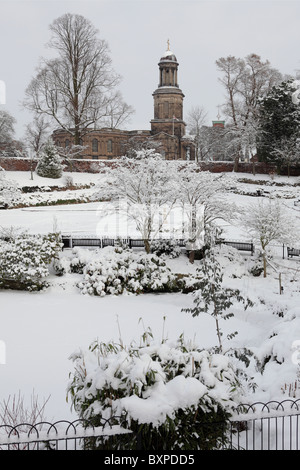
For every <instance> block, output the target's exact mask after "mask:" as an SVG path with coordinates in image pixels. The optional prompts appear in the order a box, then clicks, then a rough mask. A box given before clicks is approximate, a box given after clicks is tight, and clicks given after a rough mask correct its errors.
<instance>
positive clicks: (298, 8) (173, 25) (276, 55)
mask: <svg viewBox="0 0 300 470" xmlns="http://www.w3.org/2000/svg"><path fill="white" fill-rule="evenodd" d="M64 13H74V14H75V13H76V14H80V15H83V16H85V17H86V18H88V19H89V20H90V21H91V22H92V23H93V24H94V26H95V27H96V28H97V29H98V30H99V37H100V38H103V39H106V40H107V42H108V44H109V46H110V50H111V58H112V60H113V64H114V68H115V70H116V72H118V73H120V74H121V75H122V77H123V81H122V84H121V87H120V89H121V92H122V94H123V97H124V99H125V101H126V102H127V103H128V104H130V105H131V106H133V107H134V109H135V115H134V116H133V118H132V120H131V122H130V123H129V124H128V125H127V128H128V129H150V120H151V119H152V118H153V97H152V93H153V91H154V90H155V89H156V88H157V85H158V65H157V64H158V61H159V59H160V57H161V56H162V55H163V53H164V52H165V50H166V49H167V40H168V39H169V40H170V49H171V50H172V51H173V52H174V54H175V55H176V57H177V60H178V62H179V76H178V81H179V86H180V88H181V89H182V91H183V93H184V94H185V99H184V116H185V117H186V114H187V112H188V111H189V110H190V109H191V107H192V106H196V105H199V106H203V107H204V108H205V109H206V111H207V112H208V120H207V123H208V124H210V123H211V121H212V120H213V119H216V116H217V114H218V105H221V104H222V103H223V102H224V91H223V89H222V86H221V84H220V83H219V82H218V72H217V69H216V65H215V61H216V60H217V59H219V58H220V57H227V56H228V55H233V56H236V57H245V56H246V55H248V54H250V53H255V54H258V55H260V56H261V58H262V59H263V60H266V59H268V60H269V61H270V63H271V65H272V66H273V67H275V68H277V69H278V70H279V71H280V72H282V73H283V74H290V75H295V74H296V71H297V70H298V69H300V27H299V26H300V0H293V1H289V0H280V1H273V0H259V1H256V0H215V1H214V0H208V1H204V0H203V1H202V0H159V1H158V0H77V1H73V0H59V1H56V0H0V39H1V42H0V45H1V61H0V64H1V66H0V80H3V81H4V82H5V84H6V104H5V105H0V109H7V110H8V111H9V112H10V113H11V114H12V115H13V116H14V117H15V119H16V120H17V125H16V137H17V138H18V139H20V138H22V136H23V134H24V125H25V124H27V123H28V122H30V121H31V120H32V115H31V114H29V113H28V112H25V111H24V110H22V108H21V105H20V103H21V101H22V100H23V99H24V92H25V89H26V87H27V85H28V84H29V82H30V80H31V78H32V77H33V76H34V74H35V67H36V66H37V65H38V62H39V58H40V57H45V56H46V55H47V54H48V53H49V52H48V51H47V48H46V47H45V44H46V43H47V42H48V41H49V39H50V32H49V24H51V23H52V21H53V20H54V19H56V18H58V17H59V16H61V15H63V14H64Z"/></svg>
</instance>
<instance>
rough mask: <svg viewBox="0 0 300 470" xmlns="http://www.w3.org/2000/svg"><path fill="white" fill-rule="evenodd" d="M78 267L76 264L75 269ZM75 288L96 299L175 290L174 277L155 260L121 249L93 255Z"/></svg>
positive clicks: (163, 264)
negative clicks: (97, 296) (106, 296)
mask: <svg viewBox="0 0 300 470" xmlns="http://www.w3.org/2000/svg"><path fill="white" fill-rule="evenodd" d="M71 265H73V266H74V262H72V261H71ZM80 265H81V263H80V261H79V260H78V264H77V266H80ZM77 285H78V287H79V289H80V290H81V292H82V293H83V294H92V295H99V296H104V295H107V294H113V295H119V294H122V293H125V292H129V293H135V294H140V293H142V292H143V293H145V292H170V291H174V290H178V289H179V287H178V283H177V278H176V276H175V275H174V274H172V272H171V270H170V269H169V268H168V267H167V266H166V263H165V262H164V261H162V260H161V259H160V258H159V257H158V256H155V255H150V254H146V253H135V252H133V251H132V250H130V249H123V248H121V247H115V248H113V247H106V248H103V249H102V250H99V251H98V254H96V253H95V254H94V256H93V258H92V259H91V260H90V261H89V262H88V264H87V265H86V266H85V267H84V268H83V280H82V281H80V282H79V283H78V284H77Z"/></svg>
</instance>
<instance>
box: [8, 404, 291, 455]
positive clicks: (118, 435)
mask: <svg viewBox="0 0 300 470" xmlns="http://www.w3.org/2000/svg"><path fill="white" fill-rule="evenodd" d="M299 420H300V399H299V400H291V399H287V400H284V401H282V402H278V401H270V402H268V403H261V402H257V403H254V404H252V405H248V404H243V405H240V406H239V407H238V409H237V411H236V413H235V415H234V416H232V417H231V418H230V422H229V426H227V427H226V429H225V428H224V436H223V439H222V441H221V446H218V450H299V448H300V422H299ZM116 423H117V424H116ZM211 426H212V427H214V426H219V423H211ZM108 439H110V440H108ZM111 439H113V441H111ZM109 442H114V445H115V446H116V447H114V449H115V448H118V449H119V450H123V449H124V443H126V445H125V449H126V448H128V447H127V445H128V444H130V449H132V450H141V448H142V443H141V438H140V436H139V435H138V434H134V433H133V432H131V431H129V430H126V429H124V428H122V427H121V426H120V425H119V424H118V419H117V418H116V417H114V418H111V420H102V422H101V424H100V425H98V426H97V427H93V426H92V425H89V423H87V422H86V421H82V420H77V421H73V422H70V421H57V422H55V423H49V422H41V423H37V424H34V425H31V424H20V425H18V426H9V425H2V426H0V450H4V449H8V450H85V449H89V450H95V449H99V446H101V448H102V447H103V448H104V449H106V450H111V449H110V448H109V447H107V446H105V444H106V443H109ZM122 443H123V447H122ZM161 445H162V443H161V442H160V443H159V445H158V450H159V449H161ZM168 450H172V449H168ZM189 450H201V449H189Z"/></svg>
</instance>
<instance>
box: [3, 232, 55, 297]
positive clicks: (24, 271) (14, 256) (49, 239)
mask: <svg viewBox="0 0 300 470" xmlns="http://www.w3.org/2000/svg"><path fill="white" fill-rule="evenodd" d="M61 247H62V244H61V243H60V236H59V235H58V234H55V233H50V234H48V235H28V234H22V235H20V236H16V237H15V238H11V239H6V240H4V239H2V240H0V288H2V289H3V288H6V289H17V290H40V289H42V288H44V287H45V286H46V285H47V283H46V280H45V278H46V277H47V276H48V275H49V265H50V263H51V262H52V260H53V259H55V258H56V257H57V256H58V253H59V251H60V250H61Z"/></svg>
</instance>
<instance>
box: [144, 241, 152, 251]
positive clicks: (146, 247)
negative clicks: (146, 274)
mask: <svg viewBox="0 0 300 470" xmlns="http://www.w3.org/2000/svg"><path fill="white" fill-rule="evenodd" d="M144 245H145V250H146V253H147V254H149V253H150V248H151V246H150V243H149V240H144Z"/></svg>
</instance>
